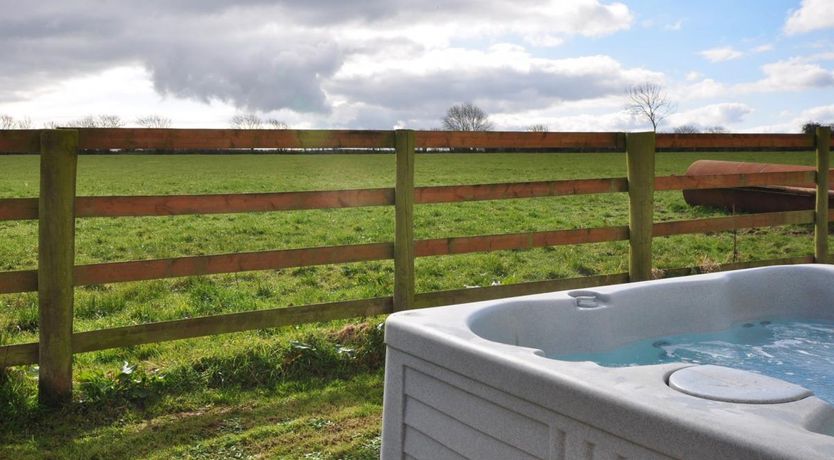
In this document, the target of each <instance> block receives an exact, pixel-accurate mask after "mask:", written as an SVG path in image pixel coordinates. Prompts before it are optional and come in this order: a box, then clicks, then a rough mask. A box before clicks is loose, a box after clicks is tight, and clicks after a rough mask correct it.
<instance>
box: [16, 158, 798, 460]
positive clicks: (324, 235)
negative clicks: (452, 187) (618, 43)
mask: <svg viewBox="0 0 834 460" xmlns="http://www.w3.org/2000/svg"><path fill="white" fill-rule="evenodd" d="M698 158H713V159H732V160H743V161H763V162H774V163H792V164H808V165H811V164H813V161H814V158H813V155H812V154H811V153H714V154H710V153H678V154H671V153H668V154H667V153H662V154H658V159H657V174H658V175H667V174H681V173H683V172H684V171H685V170H686V167H687V166H688V165H689V164H690V163H691V162H692V161H694V160H695V159H698ZM393 160H394V158H393V156H392V155H315V156H313V155H235V156H224V155H177V156H146V155H123V156H82V157H81V158H80V160H79V171H78V194H79V195H121V194H123V195H144V194H175V193H221V192H264V191H290V190H329V189H346V188H364V187H384V186H391V185H393V177H394V161H393ZM624 175H625V158H624V155H623V154H589V153H583V154H465V155H446V154H431V155H418V157H417V160H416V181H417V185H440V184H462V183H466V184H473V183H491V182H512V181H533V180H552V179H570V178H590V177H614V176H624ZM37 189H38V158H37V157H36V156H0V197H26V196H36V194H37ZM713 215H722V214H721V213H720V212H718V211H715V210H710V209H704V208H694V209H693V208H690V207H688V206H687V205H686V204H685V203H684V201H683V199H682V197H681V194H680V192H664V193H658V194H656V207H655V220H657V221H664V220H677V219H687V218H694V217H706V216H713ZM626 222H627V200H626V196H625V194H608V195H590V196H580V197H558V198H536V199H525V200H510V201H495V202H475V203H459V204H443V205H422V206H418V207H417V209H416V212H415V226H416V228H415V236H416V238H419V239H422V238H437V237H443V236H461V235H477V234H492V233H507V232H520V231H533V230H555V229H563V228H579V227H594V226H606V225H624V224H625V223H626ZM393 228H394V216H393V208H390V207H379V208H359V209H343V210H325V211H296V212H278V213H252V214H229V215H207V216H178V217H149V218H118V219H79V220H78V221H77V240H76V249H77V257H76V260H77V263H95V262H109V261H121V260H134V259H151V258H160V257H174V256H185V255H200V254H215V253H226V252H239V251H255V250H261V249H282V248H297V247H310V246H325V245H337V244H352V243H365V242H377V241H391V240H392V239H393ZM735 240H736V248H737V251H736V252H737V253H736V254H735V256H734V254H733V247H734V237H733V235H732V234H731V233H722V234H712V235H693V236H680V237H670V238H657V239H655V242H654V244H655V248H654V258H655V265H656V266H657V267H659V268H669V267H684V266H694V265H708V264H714V263H719V264H720V263H725V262H729V261H732V260H733V258H734V257H737V258H738V260H757V259H768V258H774V257H786V256H792V255H804V254H809V253H812V252H813V233H812V229H811V228H810V227H808V226H787V227H779V228H774V229H752V230H745V231H740V232H738V234H737V235H736V236H735ZM0 241H2V245H0V271H5V270H20V269H30V268H35V267H36V262H37V226H36V223H34V222H0ZM626 254H627V244H626V243H625V242H616V243H604V244H591V245H582V246H566V247H556V248H544V249H536V250H530V251H504V252H496V253H489V254H471V255H462V256H447V257H429V258H423V259H418V261H417V290H418V292H424V291H431V290H439V289H454V288H462V287H464V286H480V285H490V284H496V283H502V284H509V283H515V282H521V281H532V280H539V279H547V278H563V277H572V276H582V275H591V274H603V273H618V272H623V271H626V268H627V260H626ZM392 285H393V264H392V263H390V262H368V263H356V264H346V265H337V266H324V267H307V268H299V269H287V270H278V271H265V272H252V273H241V274H235V275H218V276H210V277H202V278H183V279H174V280H162V281H152V282H139V283H125V284H117V285H104V286H90V287H85V288H79V289H77V290H76V304H75V305H76V306H75V329H76V331H84V330H91V329H99V328H104V327H114V326H121V325H129V324H137V323H142V322H150V321H161V320H169V319H177V318H185V317H193V316H201V315H208V314H213V313H221V312H234V311H244V310H252V309H261V308H274V307H276V306H291V305H302V304H308V303H315V302H323V301H335V300H347V299H358V298H365V297H375V296H381V295H390V294H391V292H392ZM36 305H37V299H36V297H35V296H34V295H31V294H20V295H0V343H19V342H28V341H34V340H36V339H37V308H36ZM380 323H381V319H380V318H377V319H371V320H367V321H363V322H336V323H330V324H325V325H307V326H299V327H294V328H285V329H280V330H265V331H255V332H247V333H239V334H231V335H226V336H217V337H209V338H202V339H194V340H187V341H178V342H170V343H163V344H154V345H147V346H139V347H132V348H129V349H116V350H105V351H101V352H95V353H87V354H80V355H76V358H75V359H76V361H75V362H76V365H75V369H76V374H75V379H76V382H77V384H76V389H77V391H76V393H77V394H76V398H75V402H74V403H73V404H72V405H71V406H70V407H67V408H66V409H64V410H62V411H61V412H60V413H58V414H57V415H56V414H54V413H49V412H45V411H43V410H41V409H39V408H37V406H36V405H35V399H34V397H35V394H36V391H35V389H36V380H35V379H34V377H35V376H36V375H37V370H36V368H35V367H33V366H29V367H19V368H15V369H11V370H8V371H7V372H6V373H5V375H0V380H2V382H1V383H0V458H9V457H11V458H40V457H50V456H52V457H70V458H110V457H114V458H170V457H180V458H255V457H257V458H262V457H267V458H376V457H378V448H379V438H378V435H379V419H380V415H381V404H382V401H381V395H382V354H381V353H382V342H381V329H380V328H379V324H380Z"/></svg>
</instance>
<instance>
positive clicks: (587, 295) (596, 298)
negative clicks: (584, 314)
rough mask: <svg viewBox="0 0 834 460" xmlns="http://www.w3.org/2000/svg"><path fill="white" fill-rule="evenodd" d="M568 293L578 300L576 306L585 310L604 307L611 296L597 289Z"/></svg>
mask: <svg viewBox="0 0 834 460" xmlns="http://www.w3.org/2000/svg"><path fill="white" fill-rule="evenodd" d="M568 295H569V296H571V297H573V298H574V299H575V300H576V308H580V309H583V310H587V309H593V308H600V307H604V306H605V304H606V303H607V302H608V301H609V300H610V299H611V297H610V296H608V295H606V294H602V293H599V292H596V291H587V290H580V291H570V292H568Z"/></svg>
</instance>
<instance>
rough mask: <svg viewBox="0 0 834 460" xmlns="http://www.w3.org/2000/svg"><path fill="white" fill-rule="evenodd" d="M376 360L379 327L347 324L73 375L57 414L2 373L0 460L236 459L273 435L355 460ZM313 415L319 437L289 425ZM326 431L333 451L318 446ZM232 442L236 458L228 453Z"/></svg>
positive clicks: (378, 382) (22, 380)
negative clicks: (184, 360)
mask: <svg viewBox="0 0 834 460" xmlns="http://www.w3.org/2000/svg"><path fill="white" fill-rule="evenodd" d="M383 362H384V345H383V340H382V329H381V327H379V325H377V324H369V323H366V324H360V325H351V326H348V327H346V328H344V329H342V330H340V331H333V332H331V333H328V334H323V335H316V336H313V335H309V336H305V337H301V338H300V340H292V341H289V342H283V343H276V344H270V345H263V344H261V345H259V346H253V347H252V348H249V349H246V350H244V351H238V352H236V353H228V352H226V353H224V351H223V350H218V351H217V354H215V355H212V356H206V357H204V358H201V359H199V360H197V361H196V362H193V363H189V364H187V365H182V366H178V367H174V368H171V369H166V370H163V371H146V370H143V369H142V368H141V367H137V366H130V365H127V364H125V365H124V366H123V367H122V368H121V370H120V371H118V372H109V373H106V374H104V373H101V372H98V373H83V372H81V373H79V375H78V376H77V380H78V385H77V392H76V393H77V401H76V402H74V403H72V404H70V405H68V406H66V407H64V408H63V409H60V410H58V411H54V410H48V409H44V408H40V407H38V406H37V405H35V404H33V402H32V400H33V398H34V389H33V386H32V379H31V376H29V375H27V373H26V371H14V374H9V376H8V377H7V378H6V379H5V382H0V383H2V384H0V446H2V447H0V457H2V458H7V457H11V458H30V457H36V458H40V457H43V456H46V457H50V456H58V457H60V458H64V457H69V458H137V457H146V456H148V455H151V456H153V455H155V454H154V452H157V451H160V450H162V451H166V452H168V451H170V450H171V449H174V450H176V449H180V451H176V452H174V451H171V452H169V453H170V454H171V455H175V454H176V455H180V454H181V455H182V456H185V457H189V458H229V457H231V458H247V456H248V454H246V449H244V447H246V446H249V447H252V446H251V445H254V446H255V447H252V449H254V451H256V452H259V451H260V449H261V447H259V446H261V445H264V446H266V447H264V448H268V447H269V444H270V442H271V441H269V440H268V438H269V437H270V436H267V435H269V434H270V433H272V434H279V433H283V434H282V436H281V438H282V439H288V440H290V441H291V440H292V439H293V438H294V437H299V436H300V437H301V438H303V439H297V441H298V442H296V443H295V444H286V443H284V442H283V441H282V442H281V443H279V446H278V447H280V449H286V448H304V447H305V446H308V444H309V448H310V449H313V450H311V451H310V452H316V450H315V449H316V448H317V447H316V445H317V443H321V444H322V445H323V446H327V445H329V446H330V447H328V450H330V451H334V449H335V451H338V450H339V449H346V450H345V452H343V453H341V454H339V455H337V458H364V457H365V456H364V454H361V453H362V452H366V451H368V449H370V450H371V451H373V450H374V447H373V437H374V436H376V435H375V434H373V433H377V432H378V425H379V423H378V422H379V420H378V418H379V412H380V410H381V409H380V407H381V400H382V377H381V369H382V367H383ZM345 408H348V409H350V410H348V413H342V411H343V410H346V409H345ZM363 408H364V409H363ZM367 408H371V409H367ZM351 410H354V411H357V412H356V413H355V414H352V413H351ZM363 410H364V411H366V412H367V414H362V412H363ZM315 413H321V414H324V416H325V417H326V418H325V420H327V421H328V423H326V424H325V425H323V426H322V427H323V428H326V429H315V428H316V427H308V426H304V425H303V424H302V426H296V424H297V423H298V420H299V418H300V417H301V418H303V417H302V415H303V414H315ZM340 417H341V418H345V421H346V422H345V423H347V421H349V420H352V419H354V418H357V417H358V419H356V420H353V421H352V422H350V423H349V424H348V425H350V426H354V425H355V426H359V427H361V429H359V431H360V432H361V433H363V434H362V435H360V436H357V435H356V433H355V432H354V433H351V435H350V436H349V437H348V438H347V439H346V440H342V439H341V438H340V435H339V430H338V428H339V427H340V424H337V423H335V422H334V420H340ZM230 421H232V422H233V423H232V422H230ZM230 423H231V424H230ZM314 425H315V424H314ZM322 427H319V428H322ZM276 430H277V431H276ZM328 430H330V431H334V432H333V433H330V434H331V435H332V436H333V437H334V442H335V444H334V443H333V442H330V443H328V442H324V438H326V436H325V435H327V434H328ZM253 431H254V432H255V433H262V434H263V435H264V436H266V438H267V440H259V439H260V438H257V436H255V435H254V434H253ZM347 431H348V432H351V429H349V428H348V429H347ZM354 431H355V430H354ZM368 433H371V434H372V435H371V439H364V438H365V437H367V436H365V435H366V434H368ZM253 436H254V438H253ZM249 438H252V439H249ZM305 440H307V441H310V442H311V443H312V444H310V442H307V441H305ZM215 441H216V442H219V443H220V444H219V445H213V444H212V443H213V442H215ZM359 441H362V442H359ZM365 441H367V442H365ZM357 442H359V444H357V445H354V444H356V443H357ZM253 443H254V444H253ZM367 443H370V444H368V445H369V446H370V447H368V445H366V444H367ZM239 444H240V445H241V446H244V447H241V449H243V450H240V451H228V449H231V448H232V447H234V446H237V445H239ZM250 444H251V445H250ZM194 449H196V450H195V451H194V452H191V450H194ZM201 449H206V450H205V452H204V451H202V450H201ZM221 453H222V455H221ZM176 455H175V456H176ZM357 455H358V457H357ZM311 458H316V457H315V456H314V457H311ZM321 458H327V457H321Z"/></svg>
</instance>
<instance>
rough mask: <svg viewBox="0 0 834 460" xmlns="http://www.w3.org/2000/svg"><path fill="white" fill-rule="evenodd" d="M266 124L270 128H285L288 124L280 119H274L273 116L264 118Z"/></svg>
mask: <svg viewBox="0 0 834 460" xmlns="http://www.w3.org/2000/svg"><path fill="white" fill-rule="evenodd" d="M266 124H267V125H269V127H270V128H272V129H287V128H288V126H287V124H286V123H284V122H283V121H281V120H276V119H275V118H270V119H268V120H266Z"/></svg>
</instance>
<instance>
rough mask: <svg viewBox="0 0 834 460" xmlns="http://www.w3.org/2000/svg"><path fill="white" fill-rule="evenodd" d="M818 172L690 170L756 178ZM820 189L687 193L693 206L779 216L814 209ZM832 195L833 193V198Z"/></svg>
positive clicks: (748, 166) (750, 166)
mask: <svg viewBox="0 0 834 460" xmlns="http://www.w3.org/2000/svg"><path fill="white" fill-rule="evenodd" d="M792 171H804V172H808V171H815V168H814V167H813V166H799V165H782V164H772V163H746V162H736V161H716V160H698V161H696V162H694V163H692V165H691V166H689V168H688V169H687V170H686V175H687V176H706V175H716V174H755V173H777V172H792ZM815 187H816V185H815V184H814V182H813V181H810V182H808V183H800V184H795V183H792V184H791V185H768V186H757V187H737V188H719V189H708V190H692V189H688V190H684V191H683V198H684V200H686V203H687V204H689V205H690V206H710V207H716V208H723V209H727V210H736V211H742V212H779V211H796V210H805V209H814V206H815V196H816V189H815ZM831 195H832V192H829V196H831Z"/></svg>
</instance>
